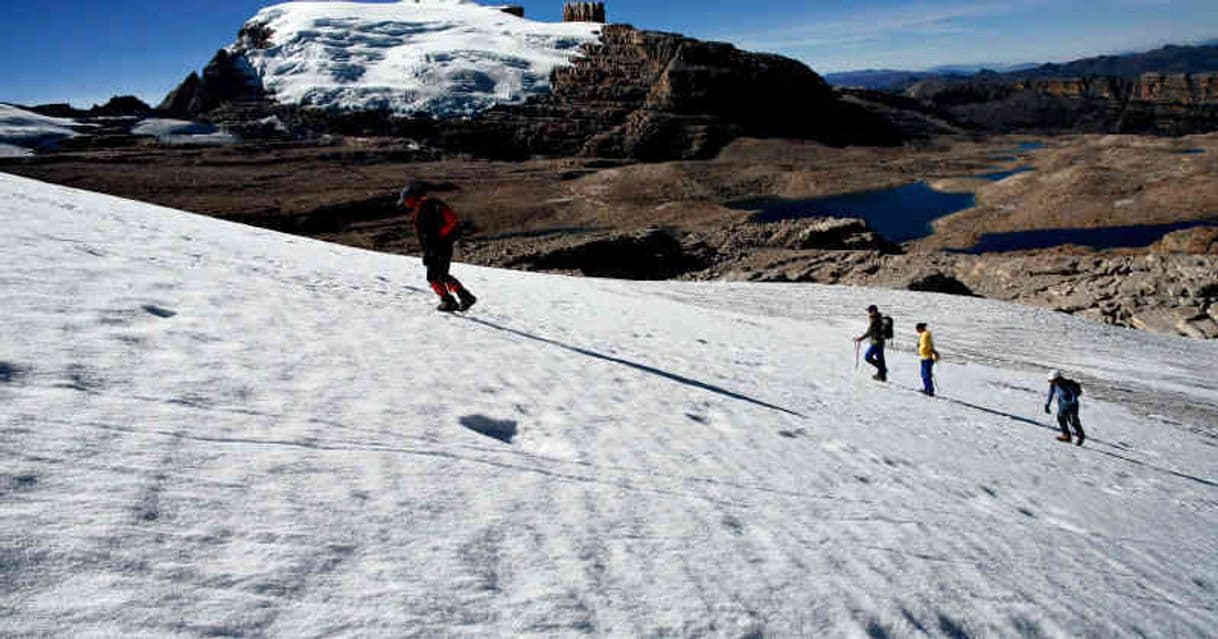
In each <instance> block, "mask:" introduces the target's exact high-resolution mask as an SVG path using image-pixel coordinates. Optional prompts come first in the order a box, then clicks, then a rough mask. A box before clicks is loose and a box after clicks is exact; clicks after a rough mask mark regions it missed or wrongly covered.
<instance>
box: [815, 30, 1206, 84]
mask: <svg viewBox="0 0 1218 639" xmlns="http://www.w3.org/2000/svg"><path fill="white" fill-rule="evenodd" d="M1209 71H1218V39H1215V40H1209V41H1206V42H1203V43H1201V44H1198V45H1191V46H1179V45H1167V46H1164V47H1161V48H1158V49H1154V50H1152V51H1145V52H1141V53H1128V54H1120V55H1101V56H1094V57H1090V58H1082V59H1079V60H1074V61H1071V62H1064V63H1052V62H1050V63H1045V64H1019V65H1007V66H1002V65H992V66H991V65H947V66H941V67H935V68H933V69H926V70H922V71H904V70H896V69H866V70H863V71H847V72H843V73H830V74H827V75H825V80H827V81H828V82H829V83H830V84H832V85H835V86H842V87H858V88H864V89H874V90H886V91H904V90H906V89H908V88H910V87H912V86H913V85H915V84H917V83H919V82H922V81H924V80H935V79H951V78H961V79H963V78H968V77H972V76H975V75H977V74H979V73H987V72H992V73H994V74H997V75H1001V76H1004V77H1006V78H1009V79H1012V80H1015V79H1048V78H1077V77H1090V76H1108V77H1117V78H1127V79H1132V78H1136V77H1138V76H1140V75H1142V74H1143V73H1202V72H1209Z"/></svg>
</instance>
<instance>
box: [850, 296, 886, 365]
mask: <svg viewBox="0 0 1218 639" xmlns="http://www.w3.org/2000/svg"><path fill="white" fill-rule="evenodd" d="M867 319H868V322H867V332H866V333H863V334H862V335H859V336H858V337H856V338H854V341H855V343H859V342H862V341H863V340H868V344H869V345H870V346H869V347H868V348H867V353H866V355H864V356H863V359H864V360H866V361H867V363H868V364H871V365H872V366H874V367H875V371H876V373H875V375H874V376H872V379H876V380H879V381H881V382H886V381H888V364H887V363H885V361H884V342H885V341H886V340H890V339H892V318H891V317H887V316H885V315H881V314H880V309H879V308H878V307H877V306H876V305H875V304H872V305H871V306H868V307H867Z"/></svg>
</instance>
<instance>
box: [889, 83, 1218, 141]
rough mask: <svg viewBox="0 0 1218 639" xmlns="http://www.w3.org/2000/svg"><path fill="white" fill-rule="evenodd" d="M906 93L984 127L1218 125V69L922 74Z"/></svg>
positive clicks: (1142, 129) (1183, 128) (1164, 128)
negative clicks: (1099, 73)
mask: <svg viewBox="0 0 1218 639" xmlns="http://www.w3.org/2000/svg"><path fill="white" fill-rule="evenodd" d="M907 93H908V95H909V96H911V97H913V98H916V99H918V100H921V101H923V102H924V103H926V104H927V105H930V106H932V107H933V108H936V109H940V110H942V111H943V112H945V113H947V114H948V115H949V116H950V117H951V118H952V120H954V121H955V122H958V123H960V124H962V125H965V126H970V127H975V128H979V129H982V130H986V131H994V132H997V131H1002V132H1009V131H1054V132H1057V131H1070V132H1082V133H1144V134H1147V133H1148V134H1156V135H1172V136H1178V135H1187V134H1193V133H1206V132H1209V131H1214V130H1218V72H1215V73H1194V74H1167V73H1143V74H1141V75H1140V76H1138V77H1134V78H1125V77H1119V76H1086V77H1063V78H1044V77H1035V78H1019V77H1016V78H1010V77H1007V76H1003V75H999V74H993V73H990V74H984V73H983V74H980V75H977V76H975V77H972V78H969V79H963V80H961V79H949V80H945V79H936V80H927V81H923V82H920V83H918V84H916V85H914V86H913V87H911V88H910V89H909V90H908V92H907Z"/></svg>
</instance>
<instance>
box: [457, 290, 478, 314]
mask: <svg viewBox="0 0 1218 639" xmlns="http://www.w3.org/2000/svg"><path fill="white" fill-rule="evenodd" d="M457 297H459V298H461V306H460V307H459V308H458V309H457V310H461V311H468V310H469V307H471V306H473V305H474V304H476V303H477V302H478V298H476V297H474V294H473V293H470V292H469V291H468V290H466V289H459V290H458V291H457Z"/></svg>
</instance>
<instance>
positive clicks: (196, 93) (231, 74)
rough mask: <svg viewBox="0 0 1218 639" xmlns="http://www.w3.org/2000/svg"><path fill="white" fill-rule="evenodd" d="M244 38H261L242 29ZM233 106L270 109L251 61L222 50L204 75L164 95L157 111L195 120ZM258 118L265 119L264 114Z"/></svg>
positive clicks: (194, 75)
mask: <svg viewBox="0 0 1218 639" xmlns="http://www.w3.org/2000/svg"><path fill="white" fill-rule="evenodd" d="M241 37H242V38H243V39H245V38H250V39H253V40H252V41H256V40H257V38H259V37H260V35H259V34H256V33H247V31H246V30H244V29H243V30H242V32H241ZM233 104H254V105H263V106H269V102H268V100H267V96H266V92H265V91H264V90H263V88H262V85H261V83H259V81H258V79H257V76H256V75H255V74H254V73H253V71H252V69H250V66H249V62H247V61H246V59H245V58H244V57H243V56H242V55H241V54H240V53H230V52H229V51H228V50H227V49H220V50H219V51H217V52H216V55H215V57H213V58H212V60H211V62H209V63H208V64H207V66H206V67H204V69H203V75H201V76H200V75H199V74H198V73H193V72H192V73H191V74H190V75H189V76H187V78H186V80H184V81H183V82H182V84H180V85H178V87H177V88H175V89H174V90H173V91H171V92H170V93H169V95H167V96H165V100H164V101H162V102H161V104H160V106H159V107H157V110H159V111H161V112H163V113H166V114H169V115H172V116H175V117H180V118H185V119H188V120H193V119H196V118H200V117H203V116H205V115H206V114H208V113H209V112H211V111H213V110H215V109H219V108H222V107H226V106H231V105H233ZM258 115H259V116H261V117H266V114H264V113H262V112H261V111H260V112H258Z"/></svg>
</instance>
